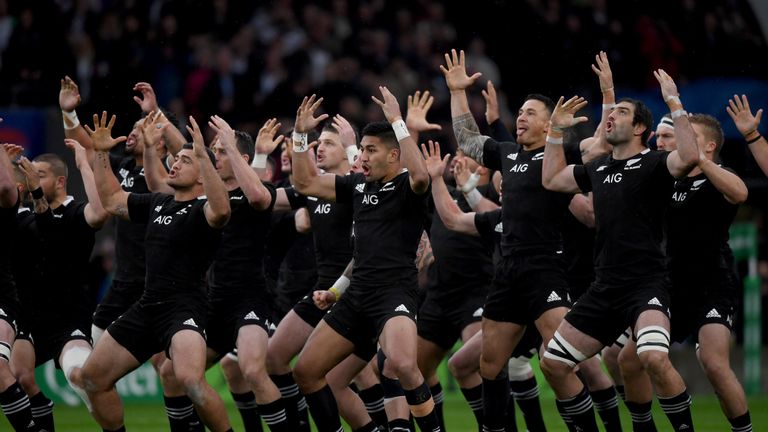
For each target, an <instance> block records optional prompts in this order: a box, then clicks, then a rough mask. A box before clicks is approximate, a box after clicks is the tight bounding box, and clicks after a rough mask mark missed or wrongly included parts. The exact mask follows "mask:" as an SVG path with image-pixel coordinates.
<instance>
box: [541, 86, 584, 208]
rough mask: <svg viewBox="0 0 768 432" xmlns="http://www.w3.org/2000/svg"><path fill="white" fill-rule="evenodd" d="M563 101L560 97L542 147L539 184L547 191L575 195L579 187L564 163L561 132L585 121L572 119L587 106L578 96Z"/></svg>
mask: <svg viewBox="0 0 768 432" xmlns="http://www.w3.org/2000/svg"><path fill="white" fill-rule="evenodd" d="M563 100H564V98H563V97H562V96H560V99H559V100H558V101H557V105H555V110H554V111H553V112H552V117H551V118H550V126H549V130H548V131H547V144H546V146H545V147H544V162H543V163H542V167H541V183H542V185H544V187H545V188H546V189H549V190H553V191H557V192H566V193H576V192H579V185H578V184H577V183H576V178H575V177H574V175H573V166H572V165H568V164H566V162H565V150H563V130H564V129H566V128H569V127H571V126H574V125H577V124H579V123H582V122H585V121H587V118H586V117H574V114H576V112H578V111H579V110H580V109H582V108H584V107H585V106H586V105H587V101H586V100H584V98H582V97H579V96H574V97H572V98H570V99H568V100H567V101H566V102H563Z"/></svg>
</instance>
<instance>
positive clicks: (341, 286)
mask: <svg viewBox="0 0 768 432" xmlns="http://www.w3.org/2000/svg"><path fill="white" fill-rule="evenodd" d="M332 288H334V289H335V291H336V296H337V297H339V296H341V295H342V294H344V291H346V290H347V288H349V278H348V277H346V276H344V275H341V276H339V278H338V279H336V282H334V283H333V287H332Z"/></svg>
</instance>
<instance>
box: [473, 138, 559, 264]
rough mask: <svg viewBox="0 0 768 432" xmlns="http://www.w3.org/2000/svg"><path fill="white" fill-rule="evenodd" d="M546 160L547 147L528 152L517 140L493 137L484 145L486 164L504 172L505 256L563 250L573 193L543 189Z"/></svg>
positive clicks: (503, 248)
mask: <svg viewBox="0 0 768 432" xmlns="http://www.w3.org/2000/svg"><path fill="white" fill-rule="evenodd" d="M543 160H544V147H540V148H538V149H535V150H531V151H528V150H525V149H523V147H522V146H520V145H518V144H517V143H514V142H498V141H496V140H494V139H491V138H489V139H487V140H486V141H485V143H484V145H483V165H484V166H486V167H488V168H491V169H495V170H501V172H502V179H503V185H502V188H501V189H502V193H501V202H502V218H503V221H504V223H503V226H504V233H503V235H502V238H501V252H502V254H503V255H504V256H508V255H518V254H530V253H553V252H557V251H560V250H561V249H562V236H561V233H560V229H561V225H562V223H563V217H564V216H565V212H566V211H568V204H569V203H570V201H571V198H572V195H570V194H564V193H560V192H553V191H550V190H547V189H545V188H544V186H543V185H542V183H541V167H542V162H543Z"/></svg>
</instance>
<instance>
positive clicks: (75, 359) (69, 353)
mask: <svg viewBox="0 0 768 432" xmlns="http://www.w3.org/2000/svg"><path fill="white" fill-rule="evenodd" d="M89 355H91V350H90V349H88V348H85V347H82V346H76V347H72V348H70V349H68V350H66V351H65V352H64V353H63V354H62V355H61V370H62V371H64V377H65V378H66V379H67V382H68V383H69V386H70V387H72V390H74V391H75V393H77V395H78V396H80V399H82V400H83V402H84V403H85V406H86V407H88V411H93V409H92V408H91V401H90V400H89V399H88V395H87V394H86V393H85V390H83V389H82V388H81V387H80V386H79V385H77V384H75V383H73V382H72V378H71V374H72V369H74V368H76V367H78V368H82V367H83V365H84V364H85V361H86V360H87V359H88V356H89Z"/></svg>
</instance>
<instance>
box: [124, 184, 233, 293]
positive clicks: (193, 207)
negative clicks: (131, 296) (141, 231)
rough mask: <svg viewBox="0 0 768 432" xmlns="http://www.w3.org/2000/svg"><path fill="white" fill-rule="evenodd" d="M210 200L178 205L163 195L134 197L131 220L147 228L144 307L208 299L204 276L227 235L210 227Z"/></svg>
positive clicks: (170, 197)
mask: <svg viewBox="0 0 768 432" xmlns="http://www.w3.org/2000/svg"><path fill="white" fill-rule="evenodd" d="M206 202H207V200H206V199H205V197H199V198H196V199H192V200H189V201H176V200H175V199H173V196H172V195H166V194H161V193H152V194H130V195H129V196H128V214H129V216H130V219H131V221H134V222H138V223H145V224H147V234H146V237H145V240H144V244H145V246H146V257H147V261H146V262H147V275H146V288H145V290H144V294H143V295H142V297H141V299H140V300H139V302H141V303H142V304H152V303H160V302H164V301H168V300H176V299H183V298H191V299H193V300H196V301H200V300H203V299H204V298H205V289H204V281H203V278H204V276H205V272H206V271H207V270H208V266H209V265H210V263H211V260H212V259H213V255H214V253H215V252H216V249H217V248H218V245H219V240H220V238H221V231H222V230H220V229H215V228H212V227H211V226H210V225H208V221H207V220H206V219H205V212H204V210H203V208H204V206H205V203H206Z"/></svg>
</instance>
